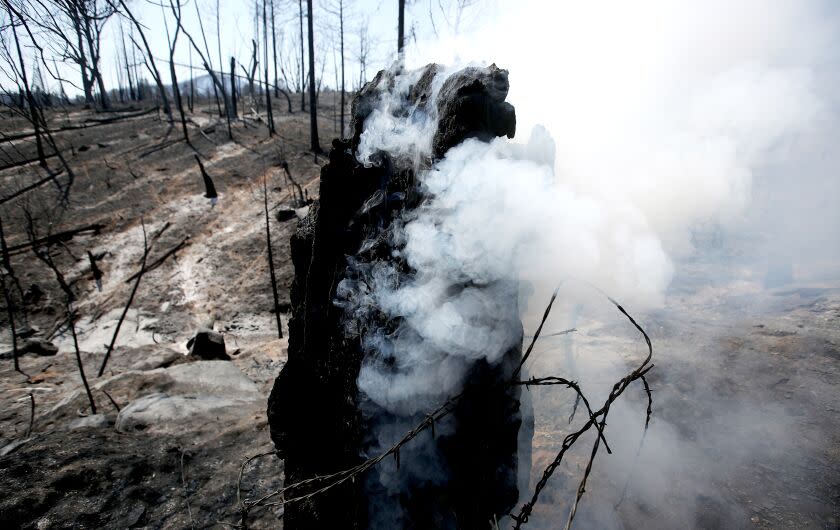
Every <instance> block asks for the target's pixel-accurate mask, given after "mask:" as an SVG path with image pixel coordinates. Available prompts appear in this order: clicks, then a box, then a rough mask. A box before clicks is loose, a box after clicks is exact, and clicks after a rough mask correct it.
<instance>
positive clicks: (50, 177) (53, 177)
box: [0, 169, 64, 204]
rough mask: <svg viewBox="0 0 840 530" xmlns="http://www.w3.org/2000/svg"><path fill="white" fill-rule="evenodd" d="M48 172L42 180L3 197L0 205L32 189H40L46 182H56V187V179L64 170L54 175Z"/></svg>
mask: <svg viewBox="0 0 840 530" xmlns="http://www.w3.org/2000/svg"><path fill="white" fill-rule="evenodd" d="M48 172H49V175H47V176H46V177H44V178H42V179H41V180H38V181H35V182H33V183H32V184H29V185H28V186H24V187H23V188H21V189H19V190H17V191H15V192H13V193H11V194H9V195H7V196H5V197H3V198H0V204H5V203H7V202H9V201H11V200H13V199H16V198H18V197H20V196H21V195H23V194H25V193H28V192H30V191H32V190H34V189H37V188H40V187H41V186H43V185H44V184H46V183H47V182H56V185H58V182H57V181H56V177H57V176H59V175H61V174H62V173H63V172H64V170H63V169H59V170H58V171H56V172H54V173H53V172H50V171H49V170H48ZM59 187H60V186H59Z"/></svg>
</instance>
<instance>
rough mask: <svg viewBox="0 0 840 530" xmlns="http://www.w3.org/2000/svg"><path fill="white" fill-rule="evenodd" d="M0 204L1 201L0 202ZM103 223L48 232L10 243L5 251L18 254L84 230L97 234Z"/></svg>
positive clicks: (63, 239)
mask: <svg viewBox="0 0 840 530" xmlns="http://www.w3.org/2000/svg"><path fill="white" fill-rule="evenodd" d="M0 204H2V202H0ZM103 228H105V225H104V224H102V223H93V224H89V225H84V226H80V227H77V228H71V229H70V230H64V231H62V232H56V233H54V234H50V235H48V236H45V237H41V238H38V239H33V240H30V241H28V242H26V243H21V244H19V245H12V246H10V247H8V248H7V251H8V253H9V254H10V255H13V254H18V253H20V252H23V251H25V250H27V249H29V248H31V247H40V246H50V245H53V244H55V243H59V242H62V241H70V240H71V239H73V237H74V236H77V235H79V234H82V233H85V232H93V233H94V234H98V233H99V232H100V231H101V230H102V229H103Z"/></svg>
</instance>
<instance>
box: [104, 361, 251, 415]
mask: <svg viewBox="0 0 840 530" xmlns="http://www.w3.org/2000/svg"><path fill="white" fill-rule="evenodd" d="M138 376H139V381H138V383H139V384H140V386H141V387H143V388H144V389H145V390H149V389H151V390H153V392H152V393H151V394H146V395H143V396H140V397H137V398H134V399H132V400H131V402H130V403H129V404H128V405H126V406H124V407H123V408H122V410H121V411H120V413H119V414H118V415H117V421H116V428H117V430H119V431H123V432H124V431H128V430H147V429H148V430H153V431H173V430H177V429H179V428H180V426H182V424H183V423H184V422H185V421H188V420H196V421H201V422H204V421H206V418H207V416H209V415H213V416H214V417H216V416H219V415H222V414H229V415H230V416H231V417H237V416H238V415H239V414H241V408H242V406H243V405H244V404H248V403H255V402H257V401H258V400H259V399H260V392H259V389H258V388H257V385H256V384H254V382H253V381H251V380H250V379H248V378H247V377H246V376H245V375H244V374H243V373H242V372H241V371H239V369H238V368H237V367H236V366H234V365H233V364H232V363H217V362H212V361H197V362H194V363H189V364H179V365H177V366H173V367H171V368H166V369H158V370H151V371H149V372H145V373H143V374H136V375H135V377H138ZM153 376H163V377H162V378H159V377H153ZM144 380H145V381H147V384H143V381H144ZM148 383H152V384H148ZM135 384H137V383H135Z"/></svg>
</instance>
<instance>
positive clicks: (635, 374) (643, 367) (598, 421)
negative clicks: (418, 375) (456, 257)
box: [240, 290, 653, 530]
mask: <svg viewBox="0 0 840 530" xmlns="http://www.w3.org/2000/svg"><path fill="white" fill-rule="evenodd" d="M556 297H557V290H555V291H554V293H553V294H552V296H551V299H550V300H549V303H548V306H547V307H546V310H545V312H544V313H543V317H542V320H541V321H540V324H539V326H538V327H537V330H536V332H535V333H534V336H533V339H532V340H531V342H530V344H529V346H528V348H527V350H526V351H525V354H524V355H523V356H522V359H521V360H520V363H519V366H518V367H517V368H516V370H514V373H513V375H512V377H511V378H510V380H508V381H505V382H503V383H501V384H503V385H505V386H510V385H526V386H530V385H563V386H567V387H569V388H572V389H574V390H575V392H576V395H577V396H578V397H580V398H581V400H582V401H583V402H584V404H585V406H586V408H587V411H588V413H589V419H588V420H587V421H586V423H585V424H584V425H583V426H582V427H581V428H580V429H578V430H577V431H575V432H573V433H571V434H569V435H567V436H566V438H565V439H564V440H563V444H562V447H561V449H560V451H559V452H558V454H557V456H556V457H555V458H554V460H553V461H552V462H551V463H550V464H549V465H548V466H547V467H546V469H545V470H544V471H543V475H542V477H541V478H540V480H539V482H538V483H537V485H536V487H535V488H534V492H533V494H532V497H531V499H530V500H529V501H527V502H526V503H524V504H523V505H522V507H521V508H520V511H519V513H518V514H513V513H511V514H509V515H510V517H511V519H512V520H513V521H514V528H516V529H519V528H521V527H522V525H524V524H526V523H527V522H528V519H529V517H530V515H531V512H532V510H533V508H534V506H535V505H536V503H537V502H538V500H539V497H540V494H541V492H542V490H543V489H544V488H545V486H546V484H547V483H548V480H549V479H550V478H551V476H552V475H553V474H554V472H555V471H556V469H557V467H558V466H559V465H560V464H561V462H562V460H563V457H564V456H565V454H566V452H567V451H568V450H569V448H571V447H572V446H573V445H574V444H575V442H576V441H577V440H578V439H579V438H580V437H581V436H582V435H583V434H584V433H586V432H587V431H588V430H589V429H591V428H592V427H595V429H596V430H597V431H598V434H599V435H598V436H596V437H595V444H594V445H593V448H592V451H591V453H590V457H589V462H588V464H587V467H586V470H585V472H584V475H583V477H582V479H581V482H580V484H579V486H578V490H577V495H576V497H575V501H574V504H573V505H572V509H571V511H570V513H569V519H568V520H567V522H566V525H565V528H566V530H568V529H569V528H571V525H572V521H573V520H574V516H575V513H576V510H577V506H578V503H579V502H580V499H581V497H582V496H583V493H584V492H585V489H586V481H587V479H588V477H589V474H590V473H591V470H592V464H593V462H594V459H595V456H596V455H597V452H598V448H599V447H600V444H601V442H602V441H603V442H604V445H605V448H606V449H607V450H608V451H609V447H608V446H607V444H606V438H605V436H604V428H605V426H606V418H607V415H608V413H609V410H610V406H611V405H612V403H613V402H615V400H616V399H618V397H619V396H621V395H622V394H623V393H624V391H625V390H626V389H627V387H628V386H629V385H630V384H631V383H632V382H633V381H636V380H638V379H643V378H644V376H645V374H646V373H647V372H648V371H650V369H651V368H653V365H652V364H650V361H651V358H652V357H653V346H652V344H651V341H650V337H648V335H647V333H646V332H645V331H644V329H643V328H642V327H641V326H640V325H639V324H638V323H637V322H636V321H635V320H634V319H633V317H631V316H630V315H629V314H628V313H627V311H626V310H625V309H624V308H623V307H622V306H621V305H620V304H619V303H618V302H616V301H615V300H613V299H612V298H609V297H608V298H609V300H610V302H612V303H613V304H614V305H615V306H616V308H617V309H618V310H619V311H620V312H621V313H622V314H623V315H624V316H625V317H626V318H627V319H628V320H630V322H631V323H632V324H633V326H634V327H635V328H636V329H637V330H638V331H639V332H640V333H641V334H642V336H643V337H644V340H645V343H646V344H647V347H648V354H647V356H646V357H645V359H644V360H643V361H642V362H641V363H640V365H639V366H638V367H637V368H636V369H635V370H633V371H632V372H630V373H629V374H627V375H626V376H624V377H623V378H622V379H620V380H619V381H618V382H616V383H615V385H614V386H613V389H612V391H611V392H610V394H609V397H608V398H607V399H606V401H605V403H604V405H603V406H602V407H601V408H600V409H598V410H597V411H593V410H592V408H591V406H590V405H589V401H588V400H587V399H586V397H585V395H584V394H583V392H582V391H581V390H580V387H579V386H578V385H577V383H575V382H573V381H569V380H566V379H562V378H559V377H545V378H532V379H531V380H528V381H519V380H518V376H519V374H520V373H521V370H522V368H523V366H524V364H525V362H526V361H527V360H528V358H529V356H530V355H531V352H532V351H533V348H534V344H535V343H536V341H537V340H538V339H539V337H540V332H541V331H542V327H543V325H544V324H545V322H546V320H547V319H548V315H549V313H550V312H551V308H552V305H553V303H554V300H555V299H556ZM643 383H645V385H646V381H644V380H643ZM646 388H647V385H646ZM461 396H462V394H458V395H456V396H453V397H452V398H450V399H449V400H447V401H446V402H445V403H444V404H443V405H441V406H440V407H438V408H437V409H435V410H434V411H433V412H431V413H430V414H428V415H427V416H426V417H425V418H424V419H423V421H421V422H420V423H419V424H418V425H417V426H416V427H414V428H413V429H412V430H410V431H409V432H408V433H406V434H405V435H404V436H403V437H402V438H401V439H400V440H399V441H398V442H396V443H395V444H394V445H392V446H391V447H390V448H389V449H388V450H386V451H384V452H383V453H380V454H379V455H378V456H376V457H372V458H369V459H367V460H365V461H364V462H362V463H360V464H358V465H356V466H354V467H351V468H348V469H345V470H342V471H338V472H336V473H332V474H329V475H321V476H315V477H312V478H308V479H304V480H301V481H299V482H297V483H294V484H289V485H287V486H284V487H283V488H281V489H278V490H274V491H272V492H270V493H267V494H265V495H263V496H262V497H260V498H258V499H256V500H253V501H248V500H245V501H241V502H240V512H241V514H242V518H243V519H242V520H243V521H244V520H245V516H246V515H247V513H248V511H249V510H251V509H253V508H255V507H257V506H260V505H263V506H274V505H285V504H289V503H292V502H298V501H304V500H306V499H309V498H311V497H314V496H316V495H319V494H321V493H323V492H325V491H327V490H329V489H332V488H334V487H336V486H339V485H341V484H343V483H345V482H347V481H348V480H352V479H353V478H354V477H355V476H356V475H359V474H361V473H364V472H366V471H367V470H368V469H370V468H371V467H373V466H375V465H377V464H379V463H380V462H381V461H382V460H384V459H385V458H387V457H388V456H393V457H394V458H395V460H397V461H398V460H399V450H400V448H401V447H402V446H403V445H405V444H407V443H408V442H410V441H411V440H413V439H414V438H415V437H416V436H417V435H418V434H419V433H420V432H422V431H424V430H425V429H427V428H431V429H434V424H435V421H437V420H439V419H441V418H443V417H445V416H447V415H448V414H450V413H451V412H452V411H453V410H454V408H455V407H454V406H455V404H456V403H457V402H458V400H459V399H460V398H461ZM649 396H650V394H649ZM651 403H652V402H651V401H649V403H648V410H647V419H646V422H645V423H646V428H647V424H648V422H649V420H650V413H651ZM243 467H244V465H243ZM301 490H309V491H308V492H306V493H297V492H300V491H301ZM288 493H296V495H294V496H291V497H288V496H287V494H288ZM276 497H280V500H277V501H273V502H268V501H270V500H271V499H274V498H276Z"/></svg>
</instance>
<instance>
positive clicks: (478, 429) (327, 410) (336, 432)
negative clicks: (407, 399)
mask: <svg viewBox="0 0 840 530" xmlns="http://www.w3.org/2000/svg"><path fill="white" fill-rule="evenodd" d="M438 71H439V68H438V67H437V66H436V65H429V66H427V67H426V68H425V69H424V71H423V73H422V75H420V76H418V77H419V81H418V82H417V83H416V85H415V86H414V87H413V88H412V89H411V90H410V94H409V97H408V101H406V103H405V105H406V108H419V109H421V110H425V106H427V105H429V104H430V102H431V101H435V100H434V98H433V97H432V80H433V79H434V76H435V75H436V74H437V72H438ZM392 81H393V73H391V72H380V73H379V74H378V75H377V76H376V78H375V79H374V80H373V81H372V82H370V83H368V84H367V85H365V87H364V88H363V89H362V90H361V91H360V93H359V94H358V95H357V96H356V98H355V100H354V101H353V105H352V119H351V130H352V134H353V136H352V138H350V139H348V140H334V141H333V148H332V150H331V151H330V154H329V163H328V164H327V165H326V166H324V167H323V168H322V170H321V194H320V200H319V201H318V202H316V203H314V204H313V205H312V206H311V209H310V212H309V214H308V215H307V216H306V217H305V218H304V219H303V220H302V221H301V222H300V224H299V226H298V230H297V232H296V233H295V234H294V235H293V236H292V239H291V250H292V261H293V264H294V267H295V279H294V282H293V284H292V288H291V293H290V297H291V313H292V314H291V319H290V321H289V354H288V362H287V364H286V365H285V366H284V368H283V370H282V371H281V373H280V374H279V376H278V377H277V380H276V381H275V384H274V388H273V389H272V393H271V396H270V397H269V402H268V418H269V424H270V427H271V436H272V439H273V441H274V444H275V447H276V449H277V451H278V454H279V455H280V456H281V457H282V458H283V459H284V460H285V464H284V465H285V477H286V479H285V480H286V484H293V483H297V482H299V481H302V480H305V479H308V478H311V477H314V476H316V475H328V474H330V473H335V472H337V471H339V470H344V469H347V468H350V467H352V466H354V465H358V464H359V463H360V462H361V461H363V460H365V458H366V456H369V455H370V454H375V452H376V450H375V446H374V444H373V442H372V440H371V438H372V436H373V435H372V433H373V426H372V424H373V423H375V422H377V421H382V420H383V419H384V420H385V421H387V417H388V414H389V413H388V412H386V411H384V410H378V409H376V406H375V405H372V404H371V403H370V401H369V400H367V399H366V398H365V396H363V395H361V393H360V391H359V389H358V387H357V378H358V375H359V371H360V368H361V364H362V362H363V359H364V357H365V353H364V351H363V348H362V343H361V340H362V339H361V337H360V335H361V334H360V333H355V334H353V333H348V332H347V322H348V317H347V315H346V314H345V311H344V309H343V308H342V307H339V306H338V305H337V304H336V303H335V301H336V289H337V286H338V285H339V283H340V282H341V281H342V280H344V279H345V278H347V277H348V276H347V275H348V274H349V273H348V270H349V269H348V264H349V261H348V256H353V257H354V259H356V260H362V261H365V262H366V263H373V262H375V261H377V260H394V262H395V263H397V264H398V265H399V266H401V267H405V268H406V269H410V267H409V266H408V264H405V263H402V262H399V261H396V260H399V259H400V258H398V257H394V256H393V254H392V250H393V249H392V248H391V247H390V244H388V243H383V244H381V245H379V244H377V245H374V246H373V248H368V249H367V250H365V251H360V247H361V246H362V244H363V243H365V242H366V241H369V237H370V234H371V233H372V232H375V231H376V230H378V229H381V228H382V227H385V228H387V227H388V226H389V225H390V223H391V221H392V220H393V219H394V218H395V217H396V216H397V215H399V214H401V213H403V212H405V211H406V210H411V209H413V208H416V207H417V206H418V205H419V204H420V203H421V202H422V201H423V199H424V197H423V192H422V190H421V189H420V187H419V186H417V184H416V180H415V171H416V169H417V168H416V167H415V166H414V165H413V163H412V162H410V161H407V160H403V159H400V158H392V157H391V156H390V155H389V154H388V153H381V158H380V161H379V163H378V164H372V165H364V164H361V163H359V161H358V160H357V159H356V149H357V147H358V145H359V140H360V135H361V133H362V132H363V126H364V121H365V118H366V117H367V116H368V115H369V114H370V113H371V112H372V111H373V109H374V108H375V107H376V105H377V102H378V101H379V95H380V94H381V93H382V91H383V90H388V89H389V87H390V86H391V82H392ZM444 96H445V97H444ZM506 96H507V72H506V71H504V70H499V69H498V68H496V67H495V66H491V67H489V68H471V69H465V70H463V71H461V72H460V73H458V74H455V75H454V76H451V77H450V78H449V79H448V80H447V81H446V83H444V87H443V89H442V90H441V97H439V98H438V99H437V100H436V104H437V109H436V112H437V114H438V116H439V118H438V119H439V127H438V132H437V133H436V135H435V137H434V146H435V155H434V156H435V157H439V156H442V155H443V154H444V153H445V152H446V151H447V150H448V149H450V148H451V147H454V146H455V145H457V144H459V143H460V142H461V141H462V140H464V139H465V138H468V137H477V138H481V139H488V140H489V139H491V138H493V137H495V136H500V135H507V136H512V135H513V133H514V131H515V116H514V111H513V107H512V106H511V105H510V104H508V103H506V102H505V101H504V99H505V97H506ZM394 112H400V111H399V110H394ZM374 199H376V200H374ZM384 239H385V238H383V240H384ZM513 300H514V301H513V302H511V303H512V304H514V305H515V303H516V302H515V297H513ZM521 358H522V355H521V350H520V348H518V347H517V348H513V349H511V350H510V351H508V352H507V353H506V354H505V355H504V357H503V359H502V360H501V361H500V362H499V363H497V364H494V365H491V364H489V363H487V362H486V361H481V362H476V363H475V364H474V365H473V366H472V368H471V370H470V371H469V374H468V376H467V379H466V382H465V386H464V387H463V389H462V390H463V392H462V394H461V397H460V399H458V401H457V404H456V405H454V410H452V413H451V415H450V416H449V417H448V418H447V420H446V421H447V422H448V423H447V426H446V429H441V430H440V431H439V432H438V433H437V435H435V434H434V432H435V431H434V429H432V436H429V435H427V434H423V435H422V436H420V437H418V439H417V440H414V441H413V442H412V443H414V444H420V447H421V448H422V450H423V451H427V452H428V454H430V455H434V457H435V458H436V463H435V465H437V466H440V469H442V470H444V473H445V474H446V479H445V480H437V481H424V480H417V481H416V482H412V481H413V480H414V479H413V478H411V476H412V475H411V470H410V466H407V464H406V463H405V461H404V462H403V463H402V467H401V466H400V461H399V454H398V453H396V454H395V455H394V456H395V462H394V464H391V463H390V461H389V462H388V463H383V464H382V465H389V466H391V467H390V468H389V469H387V471H383V472H388V473H393V474H394V477H397V478H396V479H395V480H398V481H403V480H406V481H408V482H410V484H409V485H408V486H407V487H408V488H409V489H408V490H403V491H402V492H401V493H400V494H398V495H394V493H393V492H389V491H386V489H385V488H383V487H382V486H381V484H379V482H378V481H377V477H375V476H374V475H376V474H377V473H378V472H377V471H374V472H371V473H369V474H368V476H365V477H360V478H359V479H357V480H355V481H354V482H350V481H348V482H345V483H342V484H340V485H337V486H335V487H333V488H331V489H329V490H328V491H325V492H323V493H321V494H319V495H317V496H313V497H310V498H307V499H305V500H302V501H298V502H294V503H290V504H287V505H286V506H285V515H284V527H285V528H288V529H290V530H297V529H315V528H367V527H369V525H370V524H372V522H373V519H374V518H375V517H378V516H377V513H376V512H377V510H379V509H380V508H381V507H383V506H387V507H388V509H396V510H398V511H399V515H398V517H397V518H396V519H395V520H394V521H392V522H391V525H390V526H389V527H395V528H400V527H402V528H467V529H471V528H486V527H487V526H488V524H489V522H490V521H491V520H492V519H493V517H494V515H496V516H499V515H502V514H506V513H508V511H510V509H511V508H513V506H514V503H515V502H516V500H517V497H518V488H517V472H518V468H517V466H518V460H517V447H518V441H519V431H520V424H521V419H520V417H521V415H520V405H521V404H520V398H519V395H520V393H519V390H518V387H516V388H514V387H512V386H510V385H506V384H503V383H504V382H505V381H507V380H509V378H510V377H511V375H512V374H513V373H514V370H515V369H516V367H517V366H518V364H519V361H520V360H521ZM500 383H501V384H500ZM421 418H422V416H421ZM406 449H407V448H406ZM407 467H408V469H406V468H407ZM293 493H294V494H295V495H300V494H305V493H306V491H305V490H303V491H295V492H293Z"/></svg>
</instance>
